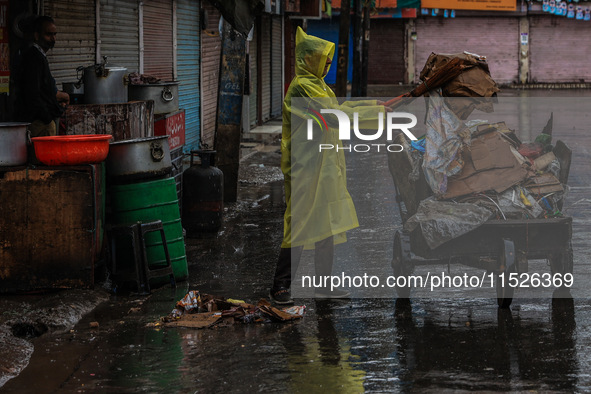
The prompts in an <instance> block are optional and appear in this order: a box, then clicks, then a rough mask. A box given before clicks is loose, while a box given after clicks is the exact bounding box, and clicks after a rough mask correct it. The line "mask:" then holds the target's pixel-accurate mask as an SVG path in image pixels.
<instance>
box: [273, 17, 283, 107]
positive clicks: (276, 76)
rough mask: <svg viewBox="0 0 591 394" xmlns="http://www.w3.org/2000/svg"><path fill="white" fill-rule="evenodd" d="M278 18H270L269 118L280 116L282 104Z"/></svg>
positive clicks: (280, 28)
mask: <svg viewBox="0 0 591 394" xmlns="http://www.w3.org/2000/svg"><path fill="white" fill-rule="evenodd" d="M281 25H282V23H281V17H280V16H273V17H272V18H271V27H272V31H271V117H272V118H275V117H277V116H279V115H281V107H282V103H283V83H282V82H283V78H282V76H283V53H282V50H283V34H282V26H281Z"/></svg>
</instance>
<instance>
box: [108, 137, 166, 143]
mask: <svg viewBox="0 0 591 394" xmlns="http://www.w3.org/2000/svg"><path fill="white" fill-rule="evenodd" d="M165 138H166V139H168V136H167V135H159V136H156V137H144V138H136V139H133V140H123V141H113V142H110V144H111V145H123V144H134V143H136V142H146V141H155V140H161V139H165Z"/></svg>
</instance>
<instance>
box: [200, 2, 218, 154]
mask: <svg viewBox="0 0 591 394" xmlns="http://www.w3.org/2000/svg"><path fill="white" fill-rule="evenodd" d="M201 4H202V7H203V9H204V10H205V11H206V12H207V14H208V18H207V28H206V30H205V31H202V32H201V82H202V84H203V85H202V86H201V92H202V94H203V97H202V104H201V107H202V122H203V128H202V133H201V143H206V144H207V145H209V147H213V139H214V134H215V124H216V111H217V107H218V84H219V75H220V53H221V50H222V41H221V38H220V35H219V27H218V26H219V22H220V16H221V15H220V13H219V11H218V10H217V9H216V8H215V7H214V6H212V5H211V4H209V2H205V1H204V2H202V3H201Z"/></svg>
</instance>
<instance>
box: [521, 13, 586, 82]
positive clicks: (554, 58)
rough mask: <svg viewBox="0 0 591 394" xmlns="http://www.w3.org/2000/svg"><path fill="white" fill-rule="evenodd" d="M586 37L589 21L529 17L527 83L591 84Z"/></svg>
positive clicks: (544, 16)
mask: <svg viewBox="0 0 591 394" xmlns="http://www.w3.org/2000/svg"><path fill="white" fill-rule="evenodd" d="M589 37H591V23H589V22H588V21H583V20H575V19H568V18H564V17H555V16H551V15H539V16H538V15H536V16H530V18H529V53H530V63H529V64H530V66H529V67H530V77H529V81H528V82H531V83H543V82H562V83H565V82H591V67H590V64H591V51H589Z"/></svg>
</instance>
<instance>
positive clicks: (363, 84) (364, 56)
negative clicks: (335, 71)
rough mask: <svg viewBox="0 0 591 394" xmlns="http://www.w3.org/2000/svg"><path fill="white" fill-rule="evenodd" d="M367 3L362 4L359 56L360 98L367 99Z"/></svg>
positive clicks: (366, 0) (366, 1) (365, 0)
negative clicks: (361, 43) (360, 48)
mask: <svg viewBox="0 0 591 394" xmlns="http://www.w3.org/2000/svg"><path fill="white" fill-rule="evenodd" d="M369 11H370V10H369V1H368V0H364V4H363V54H362V56H361V59H362V60H361V96H362V97H367V72H368V67H369Z"/></svg>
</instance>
